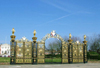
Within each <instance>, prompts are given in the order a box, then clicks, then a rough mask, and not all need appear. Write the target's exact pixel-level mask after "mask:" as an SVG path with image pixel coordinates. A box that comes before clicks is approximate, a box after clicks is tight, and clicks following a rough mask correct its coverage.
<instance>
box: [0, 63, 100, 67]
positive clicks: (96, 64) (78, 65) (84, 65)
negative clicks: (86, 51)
mask: <svg viewBox="0 0 100 68" xmlns="http://www.w3.org/2000/svg"><path fill="white" fill-rule="evenodd" d="M0 68H100V63H85V64H84V63H81V64H37V65H0Z"/></svg>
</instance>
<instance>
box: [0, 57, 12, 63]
mask: <svg viewBox="0 0 100 68" xmlns="http://www.w3.org/2000/svg"><path fill="white" fill-rule="evenodd" d="M0 62H10V57H0Z"/></svg>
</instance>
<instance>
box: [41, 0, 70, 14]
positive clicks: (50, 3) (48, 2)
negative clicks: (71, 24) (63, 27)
mask: <svg viewBox="0 0 100 68" xmlns="http://www.w3.org/2000/svg"><path fill="white" fill-rule="evenodd" d="M42 2H45V3H47V4H49V5H52V6H53V7H55V8H58V9H61V10H63V11H66V12H69V13H70V10H69V9H68V8H67V9H66V8H64V7H61V5H57V4H54V3H52V2H50V1H43V0H42Z"/></svg>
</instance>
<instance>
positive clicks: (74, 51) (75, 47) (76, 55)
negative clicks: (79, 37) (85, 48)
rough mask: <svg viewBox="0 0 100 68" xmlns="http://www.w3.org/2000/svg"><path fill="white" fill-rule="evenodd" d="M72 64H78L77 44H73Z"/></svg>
mask: <svg viewBox="0 0 100 68" xmlns="http://www.w3.org/2000/svg"><path fill="white" fill-rule="evenodd" d="M73 62H79V60H78V44H77V43H74V44H73Z"/></svg>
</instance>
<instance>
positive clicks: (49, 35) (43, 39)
mask: <svg viewBox="0 0 100 68" xmlns="http://www.w3.org/2000/svg"><path fill="white" fill-rule="evenodd" d="M49 38H57V39H58V40H61V41H64V39H63V38H62V37H61V36H60V35H58V34H57V33H56V32H55V31H54V30H53V31H51V33H50V34H47V35H45V37H43V38H42V40H41V41H45V40H46V39H49Z"/></svg>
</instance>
